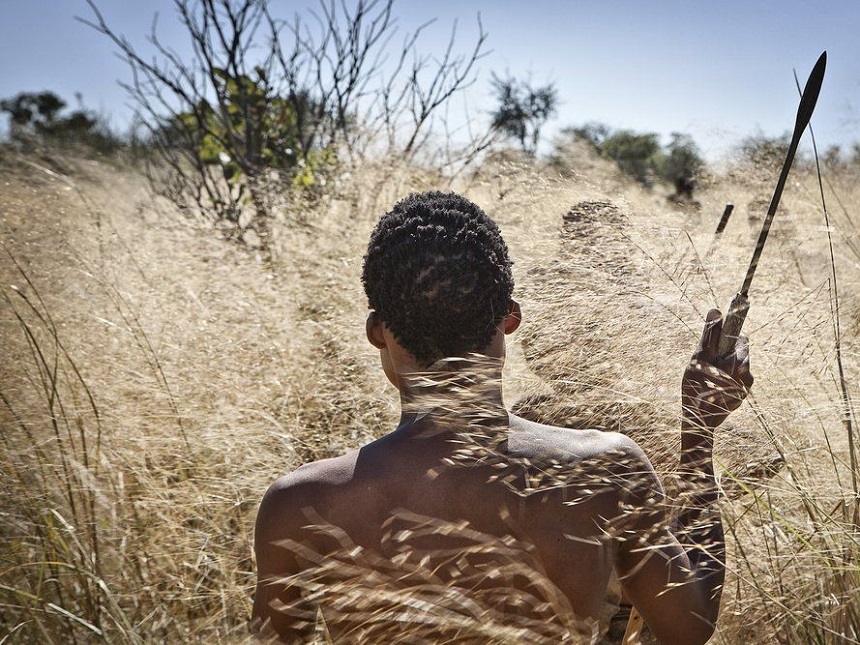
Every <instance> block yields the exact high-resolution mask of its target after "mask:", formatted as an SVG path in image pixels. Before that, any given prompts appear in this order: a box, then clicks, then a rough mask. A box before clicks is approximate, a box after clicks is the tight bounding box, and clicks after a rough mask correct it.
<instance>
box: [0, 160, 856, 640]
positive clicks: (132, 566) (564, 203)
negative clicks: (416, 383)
mask: <svg viewBox="0 0 860 645" xmlns="http://www.w3.org/2000/svg"><path fill="white" fill-rule="evenodd" d="M2 155H3V157H2V159H0V169H2V178H0V240H2V249H0V286H2V295H3V299H2V300H0V338H2V342H0V424H2V431H0V471H2V492H1V493H0V516H1V517H2V520H0V642H30V641H40V642H91V641H99V640H105V641H110V642H125V641H128V642H151V641H169V642H194V641H201V642H202V641H213V640H214V641H218V640H227V641H241V640H244V639H246V638H247V635H246V634H247V622H248V617H249V613H250V597H251V593H252V591H253V584H254V562H253V552H252V539H253V521H254V516H255V513H256V508H257V505H258V502H259V500H260V497H261V496H262V493H263V492H264V490H265V489H266V487H267V486H268V484H269V483H270V482H272V481H273V480H274V479H275V478H276V477H278V476H279V475H281V474H283V473H285V472H287V471H289V470H291V469H293V468H295V467H296V466H298V465H299V464H301V463H303V462H306V461H309V460H312V459H318V458H322V457H326V456H330V455H333V454H338V453H340V452H343V451H345V450H347V449H349V448H352V447H355V446H358V445H360V444H362V443H364V442H366V441H368V440H370V439H372V438H375V437H377V436H379V435H381V434H382V433H384V432H386V431H387V430H388V429H390V428H392V424H393V423H394V421H395V420H396V418H397V415H398V412H397V409H396V405H397V399H396V397H395V396H394V392H393V390H392V388H391V387H390V386H389V385H388V384H387V383H386V381H385V379H384V377H383V375H382V371H381V369H379V367H378V366H377V359H376V355H375V352H374V350H373V348H372V347H371V346H370V345H368V344H367V342H366V340H365V338H364V318H365V315H366V304H365V300H364V296H363V292H362V289H361V284H360V281H359V275H360V269H361V260H362V255H363V252H364V246H365V244H366V240H367V236H368V234H369V232H370V230H371V228H372V226H373V224H374V223H375V220H376V218H377V217H378V216H379V214H381V213H382V212H383V211H384V210H386V209H387V208H388V207H389V206H390V205H392V204H393V203H394V202H395V201H396V200H397V199H398V198H399V197H401V196H403V195H405V194H407V193H408V192H411V191H414V190H426V189H438V188H442V189H446V188H449V187H450V188H453V189H455V190H458V191H461V192H463V193H464V194H466V195H467V196H468V197H469V198H471V199H472V200H474V201H475V202H476V203H478V204H479V205H480V206H482V207H483V208H484V209H485V210H486V211H487V212H488V213H489V214H490V215H491V216H492V217H493V218H494V219H496V221H497V222H498V223H499V225H500V227H501V229H502V232H503V234H504V235H505V237H506V239H507V241H508V244H509V246H510V248H511V254H512V257H513V258H514V260H515V267H514V270H515V277H516V280H517V294H516V295H517V297H518V298H519V300H520V301H521V302H522V306H523V311H524V317H525V319H524V324H523V328H522V330H521V331H520V332H518V335H517V336H516V337H515V338H514V343H513V347H512V350H511V357H510V360H509V365H508V367H507V370H506V371H507V383H506V391H507V398H508V402H509V404H511V405H515V406H517V407H518V409H521V410H523V411H524V412H526V413H528V414H534V415H538V416H541V417H542V418H545V419H557V420H559V421H561V422H566V423H569V424H571V425H577V424H581V425H585V426H595V425H596V426H600V427H611V428H612V429H620V430H621V431H625V432H629V433H630V434H632V435H633V436H634V437H635V438H636V439H637V440H638V441H640V442H641V443H642V444H643V445H645V446H646V447H647V449H648V451H649V453H650V454H651V455H652V456H653V459H654V461H655V463H656V464H657V465H658V467H659V468H660V469H669V468H670V467H671V457H672V454H673V453H674V452H675V451H676V450H677V444H676V441H677V432H676V426H677V421H678V413H679V412H680V406H679V383H680V376H681V372H682V369H683V366H684V364H685V362H686V361H687V360H688V357H689V354H690V352H691V350H692V348H693V345H694V343H695V342H696V341H697V339H698V335H699V333H700V331H701V326H702V320H703V318H704V315H705V312H706V311H707V310H708V309H709V308H711V307H715V306H716V307H721V308H724V307H726V306H727V305H728V302H729V301H730V300H731V297H732V295H733V294H734V291H735V290H736V289H737V288H738V287H739V286H740V283H741V281H742V278H743V273H744V271H745V270H746V263H747V262H748V260H749V257H750V255H751V253H752V249H753V246H754V243H755V238H756V236H757V234H758V226H759V224H760V219H761V216H762V215H763V212H764V210H765V209H766V205H765V208H762V207H761V200H762V198H765V199H767V198H769V194H770V191H771V190H772V184H771V182H772V181H773V178H771V177H770V175H769V173H762V176H759V175H757V174H756V173H751V172H748V171H743V170H741V171H737V169H736V171H735V172H732V173H728V172H727V173H724V174H722V175H716V176H714V177H713V178H712V179H711V180H710V181H709V182H708V183H707V185H706V186H705V187H703V188H702V189H701V190H700V192H699V194H698V195H697V198H698V199H699V200H700V201H701V209H700V210H683V209H679V208H678V207H676V206H674V205H672V204H670V203H668V202H667V200H666V199H665V195H666V194H667V193H668V189H666V190H665V191H661V190H655V191H646V190H644V189H642V188H640V187H638V186H636V185H634V184H631V183H628V182H627V181H625V180H624V179H623V178H621V177H619V176H618V174H617V173H616V172H615V171H614V170H613V169H612V168H610V167H608V166H606V165H605V164H602V163H601V162H600V161H599V160H593V159H589V160H583V164H582V165H579V166H575V167H573V168H572V169H571V172H569V173H567V174H566V175H565V176H564V177H559V176H557V175H555V174H554V173H552V172H550V171H549V170H546V169H541V168H537V167H534V166H533V165H530V164H527V163H522V162H518V161H516V160H515V159H507V160H505V159H504V158H500V159H499V160H496V161H488V162H487V163H485V164H484V165H483V166H482V167H481V168H480V169H479V170H478V171H476V172H474V173H472V174H470V175H468V176H466V175H464V176H461V177H458V178H457V179H456V180H447V179H444V178H441V177H440V176H439V175H437V174H434V173H428V172H421V171H418V170H411V169H408V168H403V167H402V165H399V164H397V163H396V162H392V163H390V164H383V163H378V164H375V165H366V166H363V167H359V168H354V169H352V170H351V172H350V174H349V175H344V176H342V177H341V178H340V179H339V181H338V184H337V186H336V189H333V190H332V191H331V193H330V194H329V195H328V196H326V197H325V198H323V199H322V200H321V201H320V202H319V203H316V204H314V205H308V206H305V207H303V208H305V210H304V211H303V212H302V213H301V217H299V218H297V217H295V216H294V215H295V213H285V214H284V216H283V218H282V219H283V221H280V222H278V223H276V226H275V243H274V256H275V260H274V262H273V263H271V264H267V263H264V262H261V261H259V260H258V259H256V258H255V257H254V253H253V252H249V251H247V250H245V249H242V248H240V247H238V246H237V245H234V244H230V243H227V242H223V241H220V240H218V239H217V237H216V236H215V235H213V232H212V231H211V230H209V229H208V228H207V227H206V226H205V225H203V224H197V223H194V222H193V221H191V220H189V219H187V218H185V217H184V216H183V215H182V214H181V213H179V212H177V211H176V210H175V208H174V207H173V206H172V205H170V204H168V203H167V202H166V201H162V200H160V199H158V198H156V197H153V196H152V195H151V194H150V193H149V191H148V189H147V185H146V182H145V180H144V179H143V178H142V177H141V176H140V175H138V174H136V172H135V171H134V170H133V169H131V168H128V167H125V166H117V165H113V164H107V163H105V162H104V161H101V162H99V161H92V160H86V159H81V158H58V157H56V156H54V157H38V156H32V157H28V158H23V157H21V156H20V155H19V154H17V153H15V152H12V151H9V150H3V151H2ZM586 161H587V164H586ZM857 175H858V169H857V168H841V169H834V170H832V171H830V170H829V171H827V173H826V176H825V179H826V182H827V187H826V193H827V199H828V203H829V206H830V207H831V210H832V212H831V218H832V222H831V232H832V235H833V240H834V245H835V246H834V249H835V257H836V271H837V275H838V278H839V288H840V300H839V307H840V313H839V316H840V321H841V333H842V338H841V343H842V346H841V351H842V359H843V363H844V370H845V380H846V382H847V384H848V387H849V389H850V390H851V392H852V393H853V394H855V396H856V385H857V383H860V379H858V376H859V375H860V359H858V340H860V318H858V311H860V271H858V268H860V254H859V253H858V248H860V241H858V230H860V229H858V227H857V226H856V222H857V221H858V218H860V215H858V214H857V213H856V212H854V210H853V209H855V208H856V204H857V203H860V193H858V191H860V188H858V185H860V184H858V176H857ZM727 202H732V203H734V204H735V205H736V208H735V214H734V216H733V219H732V220H731V221H730V223H729V226H728V229H727V230H726V232H725V234H724V235H723V238H722V240H721V241H720V243H719V244H718V245H716V246H715V248H713V249H711V248H710V247H711V245H712V242H713V233H714V229H715V227H716V222H717V219H718V218H719V215H720V214H721V213H722V210H723V206H724V205H725V204H726V203H727ZM782 203H783V209H782V211H781V212H780V214H779V215H778V217H777V219H776V221H775V227H774V230H773V232H772V234H771V239H770V241H769V242H768V247H767V248H766V249H765V253H764V258H763V260H762V265H761V267H760V269H759V272H758V275H757V277H756V281H755V283H754V285H753V289H752V292H751V294H750V295H751V299H752V309H751V311H750V314H749V318H748V321H747V324H746V328H745V332H746V333H748V334H749V335H750V337H751V341H752V361H753V369H754V373H755V375H756V383H755V386H754V390H753V396H751V398H750V399H749V402H748V403H747V404H745V405H744V406H743V407H742V409H741V410H739V411H738V412H737V413H735V415H733V417H732V419H731V420H730V424H729V425H728V426H727V427H726V428H725V429H724V430H723V431H722V432H721V433H720V434H719V435H718V439H717V458H718V461H719V462H720V464H721V466H722V468H723V475H722V482H723V486H724V488H725V489H726V491H727V494H728V496H727V499H726V501H725V502H724V504H723V511H724V518H725V519H726V522H727V537H728V541H729V575H728V578H727V586H726V590H725V594H724V596H723V598H724V600H723V608H722V613H721V618H720V623H719V625H718V631H717V634H716V635H715V637H714V639H713V642H720V643H723V642H724V643H738V642H745V641H746V642H785V643H806V642H822V643H824V642H833V643H837V642H838V643H842V642H860V631H858V630H860V600H858V596H860V591H858V589H860V562H858V558H860V526H858V525H857V517H856V513H857V508H858V504H860V499H858V497H857V481H856V480H857V477H858V476H860V469H858V468H857V466H856V464H852V458H853V456H852V451H851V450H850V443H849V435H848V425H847V424H848V422H849V419H847V418H846V416H845V414H846V413H845V408H844V407H843V403H842V399H841V391H840V385H839V377H838V366H837V362H836V355H835V336H834V320H835V315H836V314H835V310H834V302H833V299H832V297H831V296H832V289H831V287H832V282H831V273H830V272H831V265H830V259H829V251H828V238H827V231H826V229H825V223H824V215H823V210H822V206H821V201H820V197H819V195H818V185H817V178H816V175H815V173H814V172H810V171H809V170H797V169H796V171H795V172H794V173H793V174H792V175H791V176H790V180H789V185H788V187H787V188H786V191H785V194H784V196H783V202H782ZM292 208H297V207H296V206H295V205H293V206H292ZM565 215H569V217H568V218H567V221H565V218H564V216H565ZM852 218H853V221H852ZM709 251H710V253H709ZM854 430H855V432H856V428H855V429H854ZM854 443H855V448H856V446H857V443H858V441H857V439H856V436H855V441H854ZM852 466H853V469H852ZM774 472H775V473H776V474H773V473H774ZM500 640H504V638H503V637H502V636H500Z"/></svg>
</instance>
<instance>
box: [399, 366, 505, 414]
mask: <svg viewBox="0 0 860 645" xmlns="http://www.w3.org/2000/svg"><path fill="white" fill-rule="evenodd" d="M400 406H401V410H402V413H401V417H400V422H401V425H402V424H404V423H409V422H411V421H415V420H416V419H417V418H418V417H422V416H427V415H433V417H435V418H439V417H450V418H452V419H457V420H460V421H463V420H465V421H468V422H470V423H482V424H483V423H485V422H486V423H492V422H497V421H503V422H505V423H507V419H508V415H507V411H506V410H505V405H504V399H503V396H502V362H501V361H500V360H498V359H493V358H487V357H479V356H473V357H469V358H456V359H445V360H444V361H439V362H437V363H435V364H433V365H432V366H430V367H429V368H428V369H426V370H424V371H421V372H413V373H410V374H405V375H401V379H400Z"/></svg>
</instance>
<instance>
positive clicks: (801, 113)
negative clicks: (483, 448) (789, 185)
mask: <svg viewBox="0 0 860 645" xmlns="http://www.w3.org/2000/svg"><path fill="white" fill-rule="evenodd" d="M826 65H827V52H826V51H825V52H822V53H821V56H819V57H818V61H816V63H815V66H814V67H813V68H812V71H811V72H810V74H809V78H808V79H807V81H806V86H805V87H804V88H803V94H802V95H801V97H800V105H799V106H798V108H797V118H796V120H795V122H794V132H793V133H792V135H791V143H790V144H789V146H788V152H787V153H786V155H785V161H784V162H783V164H782V171H781V172H780V174H779V180H778V181H777V182H776V189H775V190H774V191H773V198H771V200H770V207H769V208H768V209H767V216H766V217H765V220H764V224H763V225H762V229H761V233H759V236H758V242H756V246H755V251H753V256H752V260H751V261H750V265H749V268H748V269H747V274H746V277H745V278H744V282H743V285H742V286H741V290H740V291H738V293H737V294H736V295H735V297H734V298H732V303H731V305H729V311H728V314H726V318H725V320H724V321H723V332H722V335H721V336H720V343H719V349H718V352H717V353H718V355H719V356H721V357H724V356H729V355H731V354H732V353H733V352H734V351H735V344H736V343H737V340H738V336H739V335H740V333H741V328H742V327H743V326H744V320H746V317H747V312H748V311H749V308H750V301H749V288H750V285H751V284H752V279H753V276H754V275H755V271H756V269H757V268H758V262H759V259H760V258H761V252H762V249H763V248H764V243H765V242H766V241H767V236H768V233H770V225H771V223H772V222H773V216H774V215H776V209H777V207H778V206H779V200H780V198H781V197H782V191H783V189H784V188H785V181H786V179H788V171H789V170H790V169H791V164H792V162H793V161H794V155H795V153H796V152H797V145H798V143H800V137H801V135H802V134H803V131H804V130H806V126H807V125H809V120H810V119H811V118H812V112H813V111H814V110H815V104H816V102H817V101H818V94H819V93H820V92H821V83H822V82H823V81H824V68H825V66H826ZM730 214H731V210H730V209H729V207H728V205H727V206H726V212H724V213H723V217H724V219H726V220H728V215H730ZM721 232H722V231H721V230H720V229H719V228H718V230H717V233H718V234H719V233H721ZM643 626H644V621H643V620H642V616H641V615H640V614H639V612H638V611H637V609H636V608H635V607H633V609H632V611H631V612H630V618H629V619H628V622H627V629H626V630H625V632H624V637H623V639H622V641H621V642H622V643H623V645H639V643H641V640H640V639H641V632H642V627H643Z"/></svg>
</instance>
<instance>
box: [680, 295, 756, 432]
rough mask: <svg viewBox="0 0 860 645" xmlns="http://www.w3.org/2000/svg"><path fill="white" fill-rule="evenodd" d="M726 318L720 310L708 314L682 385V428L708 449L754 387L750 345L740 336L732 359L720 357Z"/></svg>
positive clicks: (744, 337) (731, 355)
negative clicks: (719, 349)
mask: <svg viewBox="0 0 860 645" xmlns="http://www.w3.org/2000/svg"><path fill="white" fill-rule="evenodd" d="M722 330H723V317H722V314H720V312H719V311H718V310H717V309H711V310H710V311H709V312H708V315H707V318H706V322H705V330H704V331H703V332H702V340H701V341H700V342H699V347H698V348H697V349H696V351H695V352H694V353H693V357H692V358H691V359H690V364H689V365H688V366H687V369H686V370H685V371H684V379H683V381H682V382H681V405H682V407H683V413H684V424H683V427H684V429H686V430H692V431H694V433H695V434H697V435H698V440H699V441H698V442H697V443H699V442H701V441H704V442H705V443H706V444H707V446H708V447H710V446H711V445H712V442H713V430H714V428H716V427H717V426H719V425H720V424H721V423H722V422H723V421H725V419H726V417H727V416H728V415H729V413H730V412H731V411H732V410H735V409H737V408H738V406H740V404H741V402H742V401H743V400H744V399H745V398H746V396H747V394H748V392H749V389H750V388H751V387H752V384H753V377H752V374H750V364H749V341H748V340H747V337H746V336H740V337H739V338H738V341H737V344H736V346H735V351H734V353H733V354H730V355H729V356H725V357H720V356H718V355H717V353H718V350H717V347H718V346H719V342H720V335H721V333H722Z"/></svg>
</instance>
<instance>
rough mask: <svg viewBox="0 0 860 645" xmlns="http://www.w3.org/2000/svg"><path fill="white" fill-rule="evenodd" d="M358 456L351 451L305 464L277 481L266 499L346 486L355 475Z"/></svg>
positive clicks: (269, 490) (355, 452) (270, 487)
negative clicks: (299, 491) (298, 492)
mask: <svg viewBox="0 0 860 645" xmlns="http://www.w3.org/2000/svg"><path fill="white" fill-rule="evenodd" d="M357 455H358V452H357V451H351V452H348V453H346V454H344V455H340V456H338V457H331V458H329V459H320V460H318V461H312V462H309V463H306V464H303V465H301V466H299V467H298V468H296V469H295V470H293V471H291V472H289V473H287V474H286V475H283V476H281V477H279V478H278V479H277V480H275V482H274V483H273V484H272V485H271V486H269V489H268V490H267V491H266V496H265V497H266V498H268V497H283V496H284V495H288V494H291V493H292V492H297V491H298V490H301V492H303V493H309V492H311V491H312V490H313V489H320V490H322V489H325V488H327V487H334V486H339V485H342V484H346V483H348V482H349V481H351V480H352V477H353V475H354V471H355V463H356V460H357ZM264 500H265V498H264Z"/></svg>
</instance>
